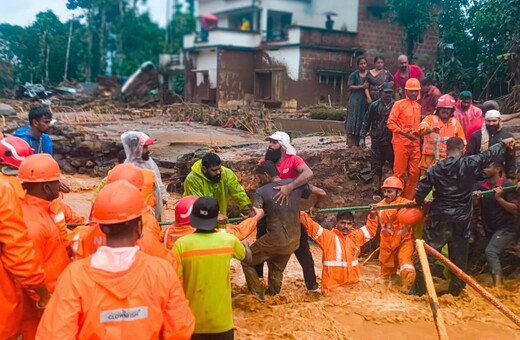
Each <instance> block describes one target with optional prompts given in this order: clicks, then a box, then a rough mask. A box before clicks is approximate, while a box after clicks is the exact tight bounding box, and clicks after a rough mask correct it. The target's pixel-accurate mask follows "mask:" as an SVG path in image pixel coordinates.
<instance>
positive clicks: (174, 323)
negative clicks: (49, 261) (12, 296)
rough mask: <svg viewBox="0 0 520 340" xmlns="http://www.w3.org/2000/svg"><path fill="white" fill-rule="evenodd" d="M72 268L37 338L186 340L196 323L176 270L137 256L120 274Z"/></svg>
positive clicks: (79, 264)
mask: <svg viewBox="0 0 520 340" xmlns="http://www.w3.org/2000/svg"><path fill="white" fill-rule="evenodd" d="M90 263H91V258H90V257H89V258H86V259H83V260H79V261H76V262H74V263H72V264H71V265H70V266H69V267H67V269H65V271H64V272H63V274H62V276H61V277H60V279H59V281H58V285H57V287H56V294H54V295H53V296H52V298H51V300H50V302H49V304H48V305H47V308H46V309H45V312H44V314H43V317H42V320H41V322H40V326H39V327H38V333H37V335H36V338H37V339H45V340H47V339H53V340H59V339H159V338H161V339H189V338H190V337H191V334H192V333H193V329H194V327H195V319H194V317H193V314H192V313H191V311H190V308H189V304H188V300H187V299H186V297H185V296H184V292H183V290H182V285H181V284H180V282H179V279H178V278H177V275H176V273H175V270H174V269H173V268H172V267H171V266H170V265H169V264H168V263H167V262H166V261H164V260H162V259H158V258H156V257H153V256H149V255H147V254H144V253H142V252H137V255H136V257H135V261H134V263H133V264H132V265H131V267H130V268H129V269H127V270H126V271H124V272H116V273H111V272H107V271H104V270H101V269H96V268H92V267H91V266H90Z"/></svg>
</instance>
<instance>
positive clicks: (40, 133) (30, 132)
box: [14, 106, 54, 155]
mask: <svg viewBox="0 0 520 340" xmlns="http://www.w3.org/2000/svg"><path fill="white" fill-rule="evenodd" d="M51 126H52V113H51V112H50V111H49V109H48V108H46V107H43V106H34V107H32V108H31V109H30V110H29V125H26V126H22V127H21V128H18V129H16V131H15V132H14V136H15V137H20V138H21V139H23V140H24V141H26V142H27V143H28V144H29V145H30V146H31V149H32V153H33V154H36V153H48V154H49V155H52V154H53V152H54V150H53V143H52V140H51V137H50V136H49V135H48V134H47V133H48V132H49V129H50V128H51Z"/></svg>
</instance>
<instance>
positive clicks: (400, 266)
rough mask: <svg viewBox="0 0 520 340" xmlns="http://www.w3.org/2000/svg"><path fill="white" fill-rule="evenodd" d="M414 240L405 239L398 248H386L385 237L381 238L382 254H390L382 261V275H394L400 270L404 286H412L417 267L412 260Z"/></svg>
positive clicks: (380, 263)
mask: <svg viewBox="0 0 520 340" xmlns="http://www.w3.org/2000/svg"><path fill="white" fill-rule="evenodd" d="M413 250H414V248H413V240H407V241H404V242H403V243H401V244H400V245H399V247H397V248H396V249H393V250H392V249H385V246H384V244H383V239H382V240H381V247H380V255H381V256H384V255H385V254H386V253H389V256H385V257H386V260H385V261H384V262H383V261H381V256H380V262H379V265H380V266H381V273H380V274H379V276H380V277H388V276H391V275H394V274H396V273H397V271H398V270H399V276H401V280H402V283H403V287H410V286H411V285H412V284H413V282H414V280H415V267H414V265H413V261H412V255H413Z"/></svg>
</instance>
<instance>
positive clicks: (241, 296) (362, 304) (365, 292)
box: [65, 175, 520, 340]
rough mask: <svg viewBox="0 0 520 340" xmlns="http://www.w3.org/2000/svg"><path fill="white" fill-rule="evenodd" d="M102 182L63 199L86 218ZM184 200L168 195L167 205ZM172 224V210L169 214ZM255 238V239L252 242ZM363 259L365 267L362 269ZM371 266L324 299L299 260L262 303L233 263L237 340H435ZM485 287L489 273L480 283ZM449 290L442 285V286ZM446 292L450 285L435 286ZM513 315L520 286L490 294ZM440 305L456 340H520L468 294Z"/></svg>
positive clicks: (421, 306)
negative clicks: (308, 285) (312, 289)
mask: <svg viewBox="0 0 520 340" xmlns="http://www.w3.org/2000/svg"><path fill="white" fill-rule="evenodd" d="M99 180H100V179H95V178H90V177H87V176H81V175H76V176H69V177H68V179H67V181H68V182H69V184H70V186H71V188H72V192H71V193H69V194H66V195H65V201H66V202H68V203H69V204H71V205H72V206H73V207H74V208H75V209H76V210H77V211H78V212H79V213H81V214H83V215H85V216H86V215H88V212H89V210H90V198H91V196H92V192H93V190H94V189H95V187H96V186H97V184H98V183H99ZM178 199H179V196H178V195H173V196H172V197H170V201H169V204H170V207H171V206H173V205H174V204H175V202H176V201H177V200H178ZM167 216H168V217H169V219H170V220H171V218H172V217H173V210H172V209H171V208H169V209H168V215H167ZM253 241H254V236H252V237H250V242H253ZM311 248H312V253H313V257H314V261H315V263H316V272H317V274H318V276H320V277H321V269H322V267H321V250H320V249H319V248H318V247H317V246H316V245H315V244H313V245H312V246H311ZM361 262H363V261H360V263H361ZM378 271H379V267H378V265H377V262H375V261H372V262H368V263H367V264H365V265H363V266H361V282H359V283H357V284H353V285H348V286H344V287H339V288H337V289H335V290H333V291H332V292H331V293H329V294H328V295H326V296H315V295H310V294H308V293H307V292H306V290H305V285H304V282H303V276H302V273H301V267H300V265H299V264H298V262H297V261H296V259H295V258H294V256H293V257H292V258H291V260H290V261H289V264H288V266H287V269H286V270H285V274H284V275H285V277H284V284H283V289H282V292H281V294H280V295H278V296H275V297H267V298H266V301H264V302H260V301H258V300H256V299H255V298H254V297H252V296H251V295H250V294H248V291H247V288H246V286H245V280H244V276H243V273H242V268H241V266H240V263H239V262H238V261H236V260H233V262H232V276H231V277H232V288H233V316H234V320H235V327H236V332H235V334H236V338H237V339H363V340H368V339H410V340H412V339H414V340H415V339H425V340H426V339H432V340H433V339H437V334H436V331H435V326H434V323H433V318H432V315H431V312H430V308H429V305H428V303H427V301H426V298H419V297H411V296H408V295H405V294H404V293H402V292H401V291H400V290H399V287H398V286H389V285H388V284H387V283H385V282H381V281H380V280H378V279H377V274H378ZM478 279H479V281H480V282H483V283H484V285H487V286H488V287H489V286H490V285H491V282H490V280H489V278H487V276H486V275H483V276H482V277H479V278H478ZM443 286H444V287H443ZM438 287H439V288H440V289H441V290H442V289H443V288H446V287H445V284H442V283H440V284H438ZM491 292H492V293H493V294H494V295H495V296H497V297H498V298H499V299H500V300H501V301H502V302H504V303H505V304H506V305H507V306H508V307H509V308H510V309H511V310H513V312H515V313H516V314H520V282H519V281H518V280H515V281H508V282H506V288H505V289H501V290H495V289H491ZM439 299H440V304H441V309H442V312H443V313H444V318H445V320H446V326H447V330H448V334H449V336H450V338H451V339H472V340H475V339H479V340H480V339H489V340H497V339H504V340H505V339H511V340H520V329H518V328H516V327H515V325H514V324H513V323H512V322H511V321H510V320H509V319H507V318H506V317H505V316H503V315H502V314H501V313H500V312H498V311H497V310H496V309H495V308H494V307H492V306H491V304H489V303H488V302H487V301H485V300H484V299H483V298H482V297H480V296H479V295H478V294H477V293H476V292H474V291H473V290H472V289H471V288H469V287H468V288H467V289H466V290H465V292H464V293H463V295H462V296H461V297H458V298H454V297H453V296H451V295H443V296H441V297H440V298H439Z"/></svg>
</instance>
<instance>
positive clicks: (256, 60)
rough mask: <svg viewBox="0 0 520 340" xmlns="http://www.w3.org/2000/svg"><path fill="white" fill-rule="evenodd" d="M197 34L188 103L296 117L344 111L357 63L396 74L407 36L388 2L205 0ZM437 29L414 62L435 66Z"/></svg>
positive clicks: (188, 47) (187, 48)
mask: <svg viewBox="0 0 520 340" xmlns="http://www.w3.org/2000/svg"><path fill="white" fill-rule="evenodd" d="M198 9H199V13H200V14H201V15H200V16H199V17H198V19H199V20H198V23H197V32H195V33H192V34H188V35H185V36H184V46H183V47H184V48H183V50H184V58H185V60H184V66H185V71H184V72H185V86H184V94H185V99H186V100H187V101H191V102H199V103H206V104H210V105H215V106H217V107H219V108H230V109H234V108H237V107H239V106H253V105H263V106H265V107H268V108H282V109H285V110H294V109H297V108H300V107H304V106H309V105H316V104H320V103H326V104H329V103H330V104H333V105H344V104H346V102H347V100H348V91H347V86H346V84H347V79H348V75H349V74H350V72H352V71H354V70H355V69H356V58H357V57H358V56H360V55H364V56H367V57H368V58H369V67H371V66H372V60H371V59H372V58H373V57H374V56H375V55H383V56H385V58H386V62H387V68H388V69H389V70H390V71H391V72H392V73H393V72H395V69H396V66H397V65H396V59H397V56H398V55H399V54H402V53H403V51H405V40H404V33H403V29H402V28H401V27H400V26H399V25H397V24H395V23H392V22H391V21H389V19H388V17H387V15H386V14H387V12H388V11H389V8H388V6H387V5H386V3H385V1H384V0H342V1H337V0H261V1H260V0H199V1H198ZM437 40H438V31H437V27H436V25H432V27H431V28H430V30H429V31H428V32H427V33H426V34H425V36H424V40H423V42H422V43H420V44H418V45H417V47H416V52H415V55H416V56H417V59H416V60H415V61H414V62H415V63H417V64H419V65H420V66H421V67H423V68H426V69H428V68H431V67H433V65H434V64H435V56H436V54H437V47H436V46H437Z"/></svg>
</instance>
